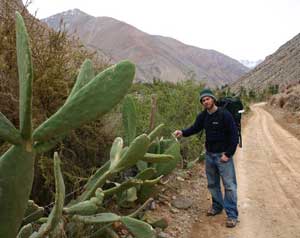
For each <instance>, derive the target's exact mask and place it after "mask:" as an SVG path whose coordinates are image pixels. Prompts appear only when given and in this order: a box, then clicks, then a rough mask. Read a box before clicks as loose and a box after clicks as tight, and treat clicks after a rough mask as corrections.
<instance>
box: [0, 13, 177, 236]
mask: <svg viewBox="0 0 300 238" xmlns="http://www.w3.org/2000/svg"><path fill="white" fill-rule="evenodd" d="M16 35H17V57H18V70H19V84H20V106H19V108H20V112H19V116H20V125H19V130H18V129H16V128H15V127H14V126H13V124H12V123H11V122H10V121H9V120H8V119H7V118H6V117H5V116H4V115H3V114H1V113H0V138H1V139H4V140H6V141H8V142H9V143H11V144H12V147H11V148H10V149H9V150H8V151H7V152H6V153H5V154H4V155H3V156H2V157H1V158H0V211H1V212H0V237H4V238H12V237H16V236H17V237H22V238H23V237H30V238H37V237H62V236H65V232H66V230H65V229H71V230H72V227H73V228H74V224H78V223H80V224H94V225H93V226H91V227H93V229H94V228H95V227H98V228H99V229H98V230H97V231H94V234H91V237H97V236H98V235H100V234H101V235H102V234H106V235H107V236H109V237H118V235H117V234H116V233H115V232H114V230H113V229H112V224H114V223H116V222H118V223H122V224H123V225H124V226H125V227H126V228H127V229H128V230H129V231H130V233H131V234H132V235H133V236H134V237H137V238H154V237H155V233H154V230H153V229H152V227H151V226H150V225H149V224H147V223H145V222H143V221H140V220H137V219H136V218H135V216H136V215H137V214H138V213H139V211H140V210H141V209H138V210H137V211H136V212H134V213H132V214H129V215H118V214H114V213H111V212H109V211H107V209H106V207H105V201H108V200H109V199H110V198H112V197H115V198H116V199H117V200H122V199H125V200H127V201H135V200H136V199H137V198H138V197H142V198H147V196H148V195H149V194H150V193H151V191H152V188H153V186H154V185H155V184H156V183H158V182H159V180H160V178H161V177H162V176H163V175H166V174H167V173H169V172H171V171H172V170H173V169H174V168H175V166H176V164H177V162H178V161H179V159H180V153H179V152H180V151H179V144H178V142H177V141H176V140H175V139H171V140H163V139H162V138H161V139H159V137H160V134H161V130H162V128H163V125H159V126H158V127H157V128H155V129H154V130H153V131H152V132H150V133H149V134H148V135H147V134H142V135H139V136H136V112H135V105H134V102H133V100H132V99H131V98H130V97H128V98H126V99H125V101H124V107H123V115H124V117H123V122H124V127H125V131H126V136H125V143H124V141H123V139H122V138H121V137H118V138H116V139H115V140H114V142H113V144H112V147H111V151H110V158H109V160H108V161H107V162H106V163H105V164H104V165H103V166H102V167H101V168H99V169H98V170H97V171H96V172H95V173H94V174H93V175H92V176H91V177H90V178H89V179H88V181H87V183H86V185H85V186H84V191H83V192H82V194H81V195H80V196H78V198H77V199H75V200H72V201H71V202H69V203H68V204H66V205H65V204H64V203H65V185H64V180H63V176H62V173H61V169H60V159H59V157H58V154H57V153H55V154H54V175H55V185H56V194H55V203H54V207H53V208H52V210H51V213H50V215H49V216H48V217H43V216H44V209H43V208H42V207H39V206H38V205H36V204H35V203H34V202H33V201H31V200H28V199H29V195H30V191H31V187H32V182H33V175H34V160H35V155H36V154H37V153H41V152H46V151H48V150H50V149H51V148H53V147H54V146H55V145H56V143H57V142H59V141H60V140H62V139H63V138H64V137H65V136H66V135H67V134H68V133H69V132H70V131H71V130H73V129H76V128H78V127H79V126H81V125H82V124H84V123H87V122H90V121H93V120H95V119H97V118H99V117H100V116H102V115H104V114H105V113H107V112H108V111H109V110H110V109H111V108H112V107H113V106H115V105H116V104H117V103H118V102H119V101H120V100H121V99H122V98H123V97H124V96H125V95H126V93H127V92H128V89H129V88H130V86H131V84H132V81H133V78H134V74H135V67H134V65H133V64H132V63H130V62H128V61H122V62H120V63H118V64H116V65H114V66H112V67H110V68H108V69H106V70H104V71H103V72H101V73H99V74H98V75H96V76H95V73H94V71H93V68H92V63H91V61H90V60H86V61H85V62H84V63H83V64H82V66H81V69H80V72H79V74H78V77H77V80H76V83H75V85H74V87H73V89H72V91H71V93H70V95H69V97H68V98H67V100H66V102H65V103H64V105H63V106H62V107H61V108H60V109H59V110H58V111H57V112H56V113H55V114H53V115H52V116H51V117H50V118H49V119H48V120H46V121H45V122H44V123H42V124H41V125H40V126H38V127H37V128H36V129H35V130H33V129H32V113H31V111H32V110H31V107H32V106H31V104H32V81H33V73H32V72H33V70H32V64H31V53H30V47H29V40H28V35H27V32H26V27H25V24H24V21H23V19H22V17H21V15H20V14H19V13H16ZM134 166H138V167H139V168H140V172H139V173H138V174H137V175H136V176H135V177H132V178H129V179H127V180H126V181H124V182H122V183H115V186H113V187H110V188H108V189H104V185H105V184H106V183H107V181H108V180H111V179H113V178H114V176H115V175H116V174H118V173H120V172H122V171H125V170H127V169H130V168H132V167H134ZM146 203H147V202H146ZM66 223H69V226H66ZM37 224H39V229H38V230H37V229H36V227H37V226H36V225H37ZM68 227H69V228H68ZM70 227H71V228H70ZM98 237H99V236H98Z"/></svg>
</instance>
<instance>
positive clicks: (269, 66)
mask: <svg viewBox="0 0 300 238" xmlns="http://www.w3.org/2000/svg"><path fill="white" fill-rule="evenodd" d="M299 66H300V34H298V35H296V36H295V37H294V38H293V39H291V40H290V41H288V42H287V43H285V44H284V45H282V46H281V47H280V48H279V49H278V50H277V51H276V52H275V53H274V54H272V55H270V56H268V57H267V58H266V59H265V60H264V61H263V62H262V63H261V64H259V65H258V66H256V67H255V68H254V69H253V70H251V71H250V72H248V73H247V74H245V75H244V76H242V77H241V78H240V79H239V80H238V81H236V82H235V83H233V84H232V88H233V89H234V91H238V90H239V89H240V88H241V87H243V88H245V89H247V90H249V89H252V90H255V91H262V90H263V89H267V88H268V87H269V86H271V85H278V86H279V88H280V89H284V88H285V87H286V86H287V85H290V84H294V83H297V82H299V80H300V67H299Z"/></svg>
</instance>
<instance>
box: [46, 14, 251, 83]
mask: <svg viewBox="0 0 300 238" xmlns="http://www.w3.org/2000/svg"><path fill="white" fill-rule="evenodd" d="M61 19H63V21H64V23H65V27H66V29H67V30H68V32H70V33H75V34H76V35H78V36H79V38H80V39H81V40H82V42H83V43H84V44H85V45H86V46H88V47H91V48H93V49H96V50H98V52H99V54H101V55H103V54H104V55H106V56H107V57H109V58H111V59H112V61H113V62H114V61H118V60H121V59H124V58H128V59H130V60H132V61H133V62H135V63H136V64H137V67H138V70H137V71H138V72H137V81H142V82H152V80H153V79H154V78H156V79H161V80H163V81H170V82H177V81H179V80H183V79H187V78H188V79H190V78H195V79H196V80H198V81H200V80H201V81H205V82H207V83H208V84H209V85H218V86H219V85H224V84H228V83H230V82H233V81H235V80H236V79H238V78H240V77H241V76H242V75H243V74H244V73H246V72H247V71H248V68H246V67H245V66H244V65H242V64H241V63H239V62H238V61H237V60H234V59H232V58H230V57H228V56H226V55H223V54H221V53H219V52H217V51H214V50H205V49H200V48H197V47H193V46H189V45H185V44H183V43H181V42H179V41H177V40H175V39H172V38H168V37H162V36H157V35H149V34H147V33H145V32H143V31H140V30H139V29H137V28H135V27H133V26H131V25H129V24H126V23H124V22H121V21H118V20H116V19H113V18H109V17H93V16H90V15H88V14H86V13H84V12H82V11H80V10H78V9H75V10H70V11H67V12H63V13H60V14H57V15H54V16H51V17H49V18H47V19H44V21H45V22H46V23H47V24H48V25H49V26H51V27H53V28H54V29H56V30H57V29H59V27H60V22H61Z"/></svg>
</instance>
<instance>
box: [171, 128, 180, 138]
mask: <svg viewBox="0 0 300 238" xmlns="http://www.w3.org/2000/svg"><path fill="white" fill-rule="evenodd" d="M173 135H174V136H175V137H176V138H179V137H181V136H182V131H181V130H176V131H174V132H173Z"/></svg>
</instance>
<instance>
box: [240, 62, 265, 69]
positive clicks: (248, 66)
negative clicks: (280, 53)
mask: <svg viewBox="0 0 300 238" xmlns="http://www.w3.org/2000/svg"><path fill="white" fill-rule="evenodd" d="M261 62H263V60H255V61H253V60H240V63H241V64H243V65H245V66H246V67H247V68H249V69H253V68H255V67H256V66H257V65H258V64H260V63H261Z"/></svg>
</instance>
